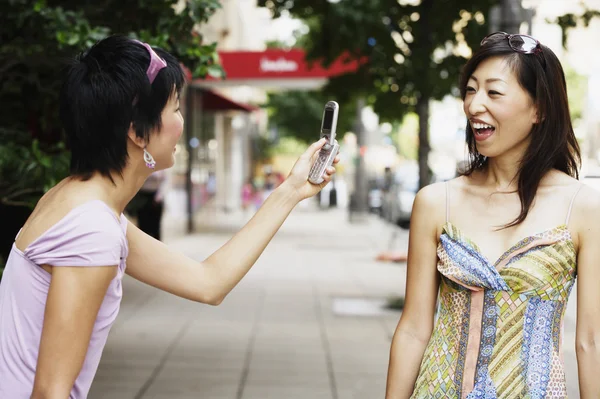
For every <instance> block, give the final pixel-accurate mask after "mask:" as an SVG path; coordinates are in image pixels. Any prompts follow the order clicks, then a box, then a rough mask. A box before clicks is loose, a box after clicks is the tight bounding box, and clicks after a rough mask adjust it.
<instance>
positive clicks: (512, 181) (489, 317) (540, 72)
mask: <svg viewBox="0 0 600 399" xmlns="http://www.w3.org/2000/svg"><path fill="white" fill-rule="evenodd" d="M460 89H461V94H462V99H463V103H464V112H465V114H466V117H467V121H468V122H467V128H466V140H467V146H468V149H469V164H468V167H467V168H466V170H465V172H464V175H462V176H460V177H457V178H455V179H453V180H450V181H448V182H445V183H435V184H432V185H430V186H427V187H425V188H424V189H422V190H421V191H420V192H419V193H418V195H417V198H416V200H415V203H414V208H413V214H412V218H411V226H410V240H409V242H410V243H409V252H408V266H407V283H406V303H405V306H404V309H403V312H402V316H401V318H400V321H399V324H398V327H397V329H396V333H395V334H394V338H393V342H392V347H391V355H390V367H389V371H388V384H387V398H390V399H391V398H409V397H411V398H419V399H420V398H433V397H443V398H446V399H459V398H489V399H491V398H508V397H510V398H534V397H535V398H566V397H567V392H566V383H565V373H564V365H563V361H562V343H561V340H562V334H561V328H562V325H563V319H564V312H565V309H566V307H567V300H568V298H569V293H570V292H571V289H572V287H573V284H574V283H575V278H576V276H578V280H579V283H578V296H577V308H578V320H577V337H576V341H577V342H576V349H577V360H578V365H579V367H578V370H579V386H580V390H581V392H580V393H581V397H582V398H599V397H600V379H598V370H599V369H600V307H599V304H600V289H598V288H599V286H598V282H599V281H600V267H598V259H600V246H598V241H599V240H600V195H599V193H597V192H595V191H593V190H592V189H591V188H588V187H586V186H584V185H583V184H582V183H581V182H579V181H578V177H579V172H578V169H579V166H580V150H579V146H578V143H577V140H576V138H575V134H574V132H573V128H572V125H571V119H570V115H569V105H568V100H567V91H566V90H567V88H566V83H565V75H564V72H563V69H562V66H561V64H560V62H559V60H558V59H557V57H556V55H555V54H554V53H553V52H552V51H551V50H550V49H549V48H548V47H546V46H544V45H541V44H540V43H539V41H538V40H536V39H534V38H532V37H530V36H526V35H518V34H517V35H509V34H506V33H503V32H498V33H495V34H492V35H490V36H487V37H486V38H484V39H483V41H482V43H481V47H480V48H479V49H478V50H477V51H475V53H474V54H473V56H472V58H471V59H470V60H469V62H467V64H466V66H465V67H464V69H463V76H462V80H461V84H460ZM436 305H437V307H436ZM436 309H437V316H436V317H434V316H435V314H436Z"/></svg>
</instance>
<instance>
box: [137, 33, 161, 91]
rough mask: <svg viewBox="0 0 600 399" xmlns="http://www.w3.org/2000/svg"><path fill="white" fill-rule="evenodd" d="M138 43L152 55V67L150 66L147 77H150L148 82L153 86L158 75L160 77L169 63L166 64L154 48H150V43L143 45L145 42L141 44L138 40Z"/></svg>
mask: <svg viewBox="0 0 600 399" xmlns="http://www.w3.org/2000/svg"><path fill="white" fill-rule="evenodd" d="M136 42H138V43H139V44H141V45H142V46H144V47H146V50H148V53H150V65H149V66H148V70H147V71H146V75H147V76H148V80H149V81H150V84H152V83H153V82H154V79H156V75H158V73H159V72H160V70H161V69H163V68H166V67H167V63H166V62H165V60H163V59H162V58H160V57H159V56H158V54H156V53H155V52H154V50H152V47H150V45H149V44H148V43H143V42H140V41H139V40H136Z"/></svg>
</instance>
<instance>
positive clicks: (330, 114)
mask: <svg viewBox="0 0 600 399" xmlns="http://www.w3.org/2000/svg"><path fill="white" fill-rule="evenodd" d="M338 111H339V105H338V103H336V102H335V101H329V102H327V104H325V109H324V111H323V119H322V121H321V133H320V137H321V138H325V139H327V143H325V145H323V147H322V148H321V150H319V155H318V156H317V159H316V161H315V163H314V164H313V165H312V168H311V169H310V172H309V173H308V181H309V182H311V183H313V184H321V183H322V182H323V175H324V174H325V171H326V170H327V168H328V167H330V166H331V165H333V160H334V159H335V157H336V155H337V153H338V151H339V149H340V146H339V144H338V142H337V140H336V139H335V131H336V128H337V119H338Z"/></svg>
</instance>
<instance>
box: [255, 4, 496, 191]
mask: <svg viewBox="0 0 600 399" xmlns="http://www.w3.org/2000/svg"><path fill="white" fill-rule="evenodd" d="M496 3H497V1H496V0H421V1H419V0H353V1H348V0H340V1H337V2H332V1H323V0H302V1H301V0H259V4H260V5H263V6H266V7H268V8H269V9H270V10H271V11H272V13H273V15H274V16H275V17H278V16H280V15H281V13H284V12H285V13H288V12H289V13H290V14H291V15H293V16H294V17H297V18H300V19H302V20H304V21H305V22H306V24H307V25H308V27H309V28H310V31H309V33H308V34H307V39H306V41H305V43H307V46H308V47H307V50H308V57H309V58H310V59H312V60H323V63H324V64H325V65H328V64H329V63H331V62H332V61H333V60H335V59H337V58H338V57H340V56H344V54H349V57H350V58H353V59H362V58H366V59H367V60H368V62H366V63H365V64H364V65H363V67H362V68H360V70H359V71H358V72H356V73H353V74H347V75H343V76H339V77H336V78H333V79H331V80H330V82H329V84H328V85H327V87H326V88H325V89H324V93H325V94H327V95H330V96H332V97H334V98H336V99H338V101H339V102H340V103H345V104H349V103H352V102H354V101H355V100H356V98H358V97H359V96H360V97H364V98H365V99H366V100H367V104H368V105H371V106H373V109H374V110H375V112H376V113H377V114H379V116H380V117H381V120H382V121H398V120H401V119H402V117H403V116H404V115H405V114H407V113H409V112H416V113H417V115H418V116H419V166H420V185H421V186H424V185H425V184H427V182H428V181H429V176H428V173H429V168H428V167H427V162H428V155H429V150H430V147H429V127H428V119H429V101H430V100H432V99H441V98H443V97H444V96H445V95H447V94H455V95H457V94H458V91H457V86H458V77H459V73H460V68H461V67H462V65H463V64H464V63H465V62H466V60H467V59H468V58H469V57H470V54H471V49H472V48H475V47H477V46H478V45H479V43H480V41H481V39H482V38H483V37H484V36H485V35H486V34H487V33H488V28H487V23H486V22H487V18H486V16H487V15H488V14H489V9H490V7H491V6H493V5H494V4H496Z"/></svg>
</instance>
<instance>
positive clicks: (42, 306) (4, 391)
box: [0, 36, 335, 399]
mask: <svg viewBox="0 0 600 399" xmlns="http://www.w3.org/2000/svg"><path fill="white" fill-rule="evenodd" d="M183 84H184V74H183V71H182V69H181V67H180V64H179V61H178V60H176V59H175V58H174V57H173V56H172V55H170V54H168V53H167V52H165V51H164V50H161V49H158V48H156V49H152V48H151V47H150V46H149V45H148V44H145V43H141V42H138V41H134V40H131V39H129V38H126V37H123V36H111V37H108V38H106V39H104V40H101V41H100V42H98V43H97V44H95V45H94V46H93V47H92V48H91V49H89V50H87V51H85V52H84V53H83V54H82V55H81V56H79V57H78V59H77V60H76V61H75V62H73V63H72V65H71V66H70V68H69V71H68V74H67V77H66V81H65V83H64V86H63V88H62V93H61V98H60V109H61V119H62V122H63V124H64V127H65V130H66V133H67V137H68V140H69V144H70V148H71V154H72V160H71V176H70V177H68V178H66V179H64V180H63V181H61V182H60V183H58V184H57V185H56V186H55V187H53V188H52V189H51V190H49V191H48V193H46V194H45V195H44V196H43V197H42V198H41V199H40V201H39V202H38V204H37V206H36V208H35V209H34V211H33V212H32V214H31V217H30V218H29V219H28V220H27V222H26V223H25V225H24V226H23V228H22V229H21V230H20V232H19V234H18V236H17V237H16V239H15V244H14V246H13V249H12V251H11V253H10V257H9V258H8V262H7V265H6V269H5V270H4V274H3V277H2V282H1V284H0V398H10V399H25V398H33V399H37V398H70V399H82V398H85V397H86V396H87V394H88V390H89V388H90V385H91V383H92V380H93V378H94V375H95V373H96V369H97V367H98V363H99V361H100V357H101V355H102V350H103V348H104V345H105V343H106V340H107V336H108V333H109V331H110V328H111V326H112V324H113V323H114V321H115V319H116V317H117V314H118V311H119V305H120V302H121V297H122V294H123V293H122V289H123V286H122V282H121V280H122V278H123V274H124V273H125V272H126V273H128V274H129V275H130V276H132V277H133V278H136V279H138V280H140V281H141V282H144V283H146V284H148V285H151V286H154V287H156V288H159V289H162V290H164V291H167V292H170V293H172V294H175V295H178V296H180V297H183V298H187V299H190V300H194V301H198V302H203V303H207V304H212V305H218V304H219V303H220V302H221V301H222V300H223V299H224V297H225V296H226V295H227V294H228V293H229V292H230V291H231V290H232V289H233V288H234V287H235V286H236V284H237V283H238V282H239V281H240V280H241V279H242V277H244V276H245V275H246V273H247V272H248V271H249V269H250V268H251V267H252V265H254V263H255V262H256V260H257V259H258V257H259V256H260V255H261V253H262V252H263V250H264V249H265V247H266V246H267V244H268V243H269V242H270V240H271V239H272V238H273V236H274V234H275V233H276V232H277V230H278V229H279V227H280V226H281V224H282V223H283V222H284V220H285V219H286V217H287V216H288V215H289V213H290V212H291V211H292V209H293V208H294V207H295V206H296V205H297V204H298V203H299V202H300V201H302V200H303V199H305V198H308V197H312V196H314V195H315V194H316V193H317V192H318V191H320V190H321V189H322V188H323V187H324V186H325V185H326V184H327V183H328V182H329V181H330V180H331V175H332V174H333V173H334V172H335V168H334V167H331V168H329V169H328V171H327V173H326V176H325V182H324V183H322V184H321V185H312V184H310V183H309V182H308V181H307V178H308V171H309V170H310V167H311V163H312V161H313V160H314V158H315V154H316V153H317V151H318V150H319V149H320V148H321V147H322V146H323V144H324V143H325V141H324V140H320V141H319V142H317V143H314V144H313V145H311V146H310V147H309V148H308V149H307V150H306V152H305V153H304V154H303V155H302V156H301V157H300V158H299V159H298V161H297V162H296V164H295V166H294V168H293V169H292V171H291V173H290V175H289V176H288V178H287V179H286V181H285V183H284V184H282V185H281V186H280V187H279V188H278V189H277V190H275V191H274V192H273V193H272V194H271V195H270V196H269V198H268V199H267V200H266V201H265V203H264V204H263V206H262V208H261V209H260V210H259V211H258V212H257V213H256V215H254V217H253V218H252V219H251V220H250V221H249V222H248V224H247V225H246V226H244V227H243V228H242V230H241V231H240V232H239V233H237V234H236V235H235V236H234V237H233V238H232V239H231V240H229V241H228V242H227V243H226V244H225V245H224V246H223V247H221V248H220V249H219V250H217V251H216V252H215V253H213V254H212V255H210V256H209V257H208V258H207V259H206V260H204V261H201V262H199V261H196V260H194V259H190V258H188V257H186V256H184V255H182V254H181V253H179V252H177V251H176V250H174V249H170V248H169V247H167V246H165V245H164V244H163V243H161V242H159V241H157V240H155V239H154V238H152V237H150V236H149V235H147V234H145V233H144V232H142V231H141V230H140V229H139V228H137V227H136V226H135V225H132V224H131V223H129V222H128V221H127V219H126V218H125V216H124V215H123V210H124V209H125V207H126V206H127V204H128V202H129V201H130V200H131V199H132V198H133V197H134V196H135V195H136V193H137V192H138V190H140V188H141V187H142V185H143V184H144V181H145V180H146V179H147V178H148V177H149V176H150V175H151V174H152V172H156V171H160V170H164V169H167V168H170V167H171V166H173V163H174V152H175V146H176V144H177V142H178V140H179V138H180V136H181V133H182V131H183V118H182V116H181V113H180V111H179V94H180V91H181V89H182V87H183ZM199 244H200V245H201V243H199ZM126 265H127V268H126V267H125V266H126ZM199 395H200V396H202V393H199Z"/></svg>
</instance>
